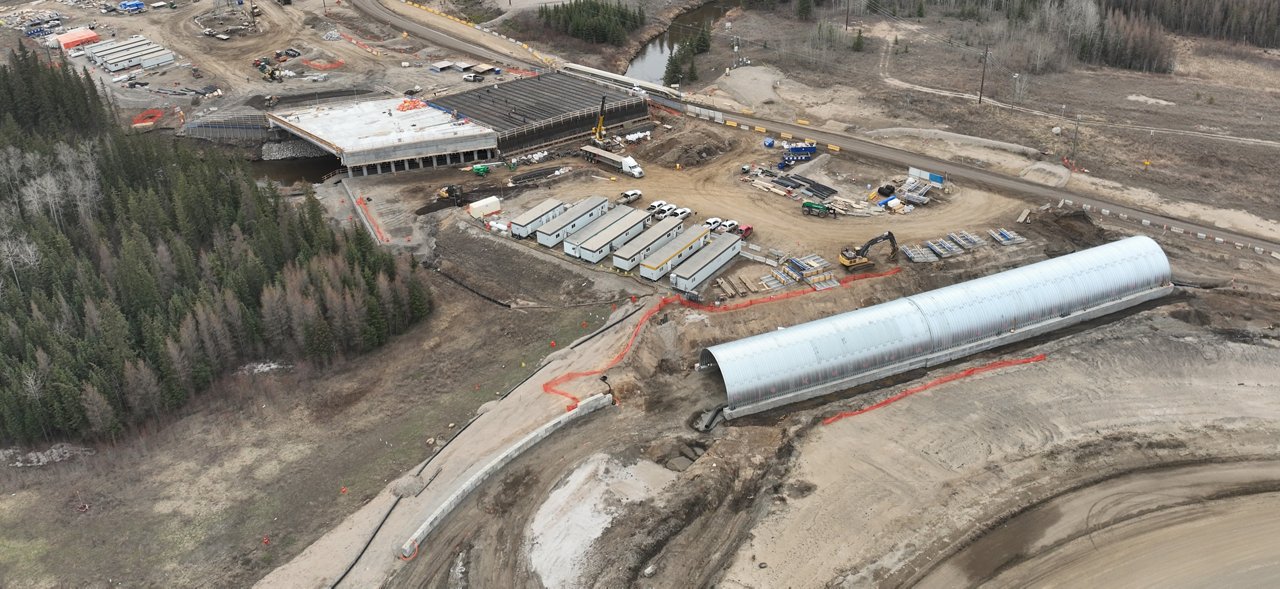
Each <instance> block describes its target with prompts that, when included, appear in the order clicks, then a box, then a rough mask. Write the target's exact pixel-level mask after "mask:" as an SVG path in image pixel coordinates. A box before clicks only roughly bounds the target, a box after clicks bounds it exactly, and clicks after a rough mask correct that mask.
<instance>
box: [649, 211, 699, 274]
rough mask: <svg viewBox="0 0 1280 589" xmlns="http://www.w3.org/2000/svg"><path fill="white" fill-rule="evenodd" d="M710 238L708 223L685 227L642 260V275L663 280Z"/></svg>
mask: <svg viewBox="0 0 1280 589" xmlns="http://www.w3.org/2000/svg"><path fill="white" fill-rule="evenodd" d="M709 239H711V230H710V229H708V228H707V226H706V225H698V226H697V227H690V228H688V229H685V230H684V231H682V232H681V233H680V235H677V236H675V237H674V238H672V239H671V241H668V242H667V244H666V245H664V246H662V247H660V248H658V251H656V252H653V253H652V254H649V257H647V258H645V259H644V261H643V262H640V276H643V277H645V278H648V279H649V280H661V279H662V277H663V276H666V275H667V272H670V271H671V270H672V269H673V268H675V267H676V266H678V265H679V264H680V262H683V261H684V260H685V259H686V258H688V257H689V256H692V255H693V253H694V252H696V251H698V250H699V249H701V248H702V246H704V245H706V244H707V241H708V240H709Z"/></svg>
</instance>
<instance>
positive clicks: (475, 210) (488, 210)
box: [467, 196, 502, 219]
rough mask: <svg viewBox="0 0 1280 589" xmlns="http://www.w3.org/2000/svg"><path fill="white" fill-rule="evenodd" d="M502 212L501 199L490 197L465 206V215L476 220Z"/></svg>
mask: <svg viewBox="0 0 1280 589" xmlns="http://www.w3.org/2000/svg"><path fill="white" fill-rule="evenodd" d="M501 212H502V199H500V198H498V197H496V196H490V197H486V198H482V199H480V200H477V201H475V202H473V203H471V204H469V205H467V213H468V214H470V215H471V216H472V217H475V218H477V219H479V218H482V217H488V216H489V215H496V214H498V213H501Z"/></svg>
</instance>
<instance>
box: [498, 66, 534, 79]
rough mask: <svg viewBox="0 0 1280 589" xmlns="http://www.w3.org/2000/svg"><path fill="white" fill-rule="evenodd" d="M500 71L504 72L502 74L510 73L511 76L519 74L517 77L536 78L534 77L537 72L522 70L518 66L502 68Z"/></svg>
mask: <svg viewBox="0 0 1280 589" xmlns="http://www.w3.org/2000/svg"><path fill="white" fill-rule="evenodd" d="M502 73H504V74H511V75H513V76H519V77H521V78H536V77H538V72H531V71H529V70H522V69H520V68H514V67H509V68H506V69H504V70H502Z"/></svg>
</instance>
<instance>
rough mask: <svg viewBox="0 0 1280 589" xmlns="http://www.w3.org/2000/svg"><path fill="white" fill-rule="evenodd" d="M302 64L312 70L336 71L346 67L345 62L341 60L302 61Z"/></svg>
mask: <svg viewBox="0 0 1280 589" xmlns="http://www.w3.org/2000/svg"><path fill="white" fill-rule="evenodd" d="M302 63H303V65H306V66H307V67H309V68H311V69H314V70H336V69H338V68H340V67H342V66H344V65H347V62H345V61H342V60H341V59H339V60H337V61H329V60H325V59H304V60H302Z"/></svg>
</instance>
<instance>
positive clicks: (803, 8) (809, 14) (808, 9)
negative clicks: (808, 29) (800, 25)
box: [796, 0, 813, 20]
mask: <svg viewBox="0 0 1280 589" xmlns="http://www.w3.org/2000/svg"><path fill="white" fill-rule="evenodd" d="M796 17H797V18H799V19H800V20H809V19H811V18H813V0H797V1H796Z"/></svg>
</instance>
